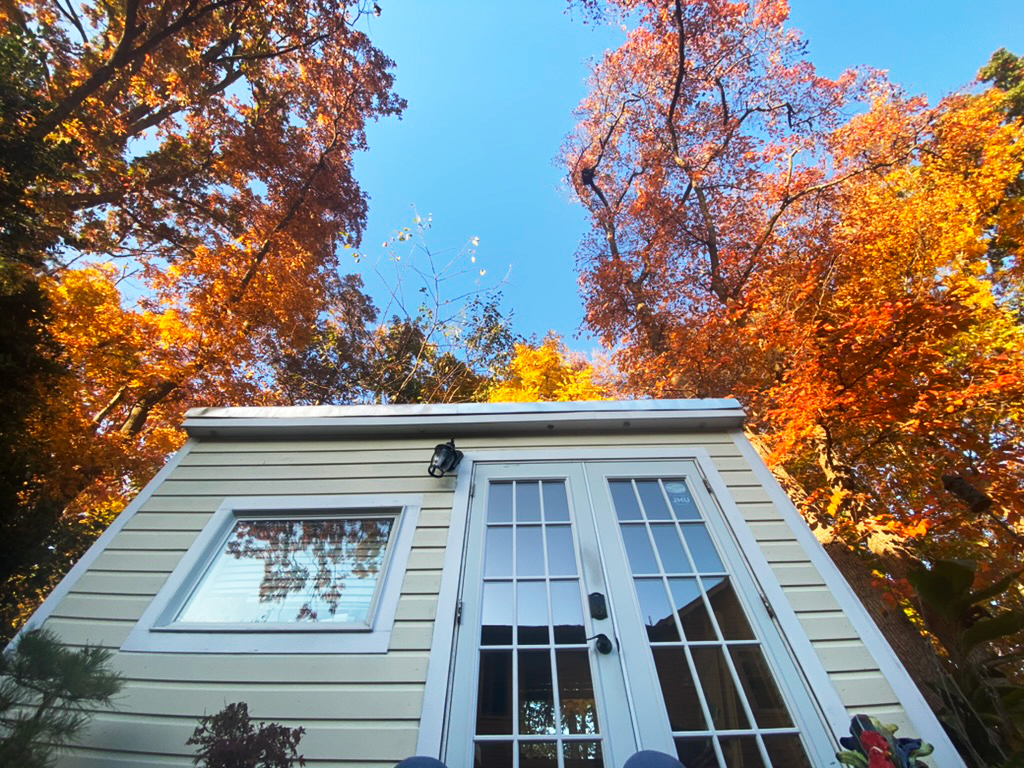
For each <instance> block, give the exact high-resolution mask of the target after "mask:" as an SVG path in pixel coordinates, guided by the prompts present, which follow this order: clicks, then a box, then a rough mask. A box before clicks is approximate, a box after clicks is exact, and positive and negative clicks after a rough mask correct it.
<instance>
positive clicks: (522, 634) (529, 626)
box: [516, 581, 548, 645]
mask: <svg viewBox="0 0 1024 768" xmlns="http://www.w3.org/2000/svg"><path fill="white" fill-rule="evenodd" d="M516 595H517V596H516V624H517V625H518V627H519V644H520V645H538V644H543V645H546V644H547V643H548V594H547V589H546V585H545V583H544V582H543V581H520V582H519V584H518V585H517V586H516Z"/></svg>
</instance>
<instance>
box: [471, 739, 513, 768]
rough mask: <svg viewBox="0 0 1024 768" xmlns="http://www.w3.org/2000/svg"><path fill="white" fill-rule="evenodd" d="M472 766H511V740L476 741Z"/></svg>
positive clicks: (491, 767)
mask: <svg viewBox="0 0 1024 768" xmlns="http://www.w3.org/2000/svg"><path fill="white" fill-rule="evenodd" d="M473 768H512V742H511V741H478V742H477V743H476V747H475V749H474V750H473Z"/></svg>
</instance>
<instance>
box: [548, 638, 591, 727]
mask: <svg viewBox="0 0 1024 768" xmlns="http://www.w3.org/2000/svg"><path fill="white" fill-rule="evenodd" d="M555 655H556V657H557V659H558V662H557V667H558V701H559V712H560V714H561V721H562V728H561V730H562V733H597V704H596V702H595V700H594V683H593V681H592V680H591V677H590V658H589V656H588V654H587V652H586V651H584V650H572V651H563V650H559V651H556V652H555Z"/></svg>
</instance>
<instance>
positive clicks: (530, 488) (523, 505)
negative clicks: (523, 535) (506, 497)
mask: <svg viewBox="0 0 1024 768" xmlns="http://www.w3.org/2000/svg"><path fill="white" fill-rule="evenodd" d="M516 522H517V523H539V522H540V483H536V482H533V483H527V482H523V481H522V480H519V481H517V482H516Z"/></svg>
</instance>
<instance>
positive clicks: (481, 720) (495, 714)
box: [476, 651, 512, 734]
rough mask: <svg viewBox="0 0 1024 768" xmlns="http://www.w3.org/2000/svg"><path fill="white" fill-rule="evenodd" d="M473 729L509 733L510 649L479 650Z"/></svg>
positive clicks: (510, 712)
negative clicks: (477, 685) (474, 726)
mask: <svg viewBox="0 0 1024 768" xmlns="http://www.w3.org/2000/svg"><path fill="white" fill-rule="evenodd" d="M476 732H477V733H480V734H491V733H512V651H482V652H481V653H480V685H479V691H478V693H477V708H476Z"/></svg>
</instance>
